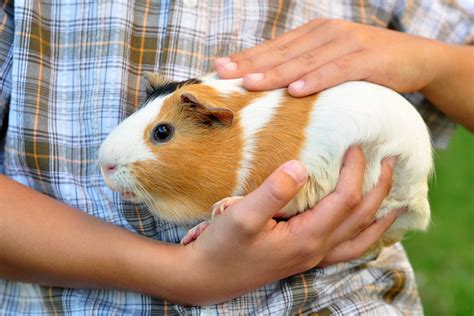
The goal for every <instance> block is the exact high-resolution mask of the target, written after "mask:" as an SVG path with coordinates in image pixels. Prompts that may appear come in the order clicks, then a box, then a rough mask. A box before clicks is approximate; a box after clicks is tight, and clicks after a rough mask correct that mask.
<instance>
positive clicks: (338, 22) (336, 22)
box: [329, 19, 349, 31]
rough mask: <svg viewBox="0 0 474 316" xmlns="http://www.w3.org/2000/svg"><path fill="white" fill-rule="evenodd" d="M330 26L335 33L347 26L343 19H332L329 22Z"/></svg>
mask: <svg viewBox="0 0 474 316" xmlns="http://www.w3.org/2000/svg"><path fill="white" fill-rule="evenodd" d="M329 23H330V26H331V27H332V28H333V29H334V30H336V31H342V30H345V29H346V28H347V26H348V24H349V22H347V21H346V20H343V19H332V20H330V21H329Z"/></svg>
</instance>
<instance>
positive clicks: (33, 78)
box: [0, 0, 474, 315]
mask: <svg viewBox="0 0 474 316" xmlns="http://www.w3.org/2000/svg"><path fill="white" fill-rule="evenodd" d="M321 17H325V18H344V19H349V20H353V21H356V22H360V23H366V24H371V25H375V26H380V27H391V28H395V29H399V30H401V31H404V32H408V33H412V34H418V35H421V36H425V37H430V38H438V39H440V40H443V41H446V42H450V43H466V42H469V41H471V40H472V35H473V34H474V32H473V29H474V27H473V19H472V16H469V15H467V13H466V12H464V11H463V10H461V9H460V8H458V7H456V5H455V4H454V3H453V2H452V1H446V2H443V1H416V0H414V1H398V0H389V1H355V0H354V1H349V0H345V1H338V2H335V1H331V2H329V1H324V2H313V1H286V0H285V1H270V2H257V1H248V2H244V1H243V0H242V1H240V0H236V1H229V2H227V1H226V2H225V4H224V2H222V1H219V2H216V3H215V4H214V3H211V2H208V1H197V0H183V1H157V2H151V1H149V0H146V1H141V0H136V1H131V2H129V1H125V0H119V1H113V2H103V1H80V0H66V1H25V0H23V1H15V3H14V5H13V4H12V3H10V2H9V1H3V4H2V7H1V9H0V62H1V65H0V93H1V98H0V119H1V118H3V116H4V114H5V113H6V112H7V111H8V113H9V118H8V133H7V136H6V138H4V139H2V142H0V152H3V148H5V153H4V160H3V158H0V166H2V169H3V171H2V172H4V173H5V174H6V175H8V176H9V177H11V178H12V179H14V180H16V181H18V182H20V183H22V184H24V185H27V186H29V187H31V188H34V189H35V190H37V191H39V192H43V193H46V194H48V195H50V196H53V197H55V198H56V199H58V200H59V201H62V202H64V203H67V204H69V205H71V206H72V207H75V208H77V209H79V210H82V211H84V212H87V213H89V214H91V215H93V216H96V217H98V218H101V219H103V220H105V221H108V222H110V223H113V224H115V225H119V226H121V227H123V228H125V229H128V230H130V231H133V232H136V233H138V234H142V235H145V236H147V237H150V238H155V239H159V240H162V241H166V242H177V241H179V239H180V238H181V237H182V236H183V234H184V233H185V232H186V231H187V228H188V227H182V226H177V225H175V224H171V223H167V222H164V221H161V220H158V219H155V218H153V217H152V216H151V215H150V214H149V213H148V212H147V210H146V209H145V207H144V206H142V205H132V204H130V203H127V202H125V201H123V200H122V199H121V197H120V196H119V195H118V194H116V193H113V192H111V191H110V190H109V189H108V188H107V187H106V185H105V183H104V182H103V179H102V177H101V175H100V171H99V169H98V168H97V163H96V154H97V150H98V148H99V146H100V144H101V142H102V141H103V140H104V138H105V137H106V136H107V135H108V134H109V133H110V132H111V131H112V129H113V128H114V127H115V126H116V125H117V124H118V123H119V122H120V121H121V120H123V119H124V118H125V117H126V116H127V115H129V114H130V113H131V112H133V111H134V110H135V109H136V108H137V107H138V105H139V104H140V102H142V101H143V99H144V97H145V93H144V85H143V82H142V74H143V72H144V71H147V70H148V71H158V70H159V71H160V72H162V73H164V74H166V75H167V76H168V77H169V78H172V79H176V80H178V79H185V78H189V77H191V76H196V75H199V74H202V73H205V72H207V71H209V70H210V69H211V61H212V59H213V58H215V57H217V56H225V55H227V54H229V53H232V52H235V51H239V50H242V49H245V48H248V47H252V46H254V45H256V44H258V43H260V42H262V41H263V40H265V39H269V38H272V37H274V36H276V35H278V34H281V33H283V32H285V31H287V30H290V29H293V28H295V27H297V26H299V25H301V24H303V23H305V22H307V21H309V20H311V19H314V18H321ZM408 97H409V98H411V100H412V101H413V102H414V103H415V105H416V106H418V109H419V110H420V112H421V113H422V115H423V116H424V118H425V120H426V121H427V123H428V124H429V126H430V128H431V131H432V134H433V140H434V142H435V143H437V144H439V145H441V146H442V145H444V144H446V142H447V140H448V139H449V135H450V134H451V131H452V126H453V124H452V123H451V122H450V121H449V120H448V119H446V118H445V117H444V116H443V115H442V114H441V113H439V112H438V111H436V110H435V109H434V108H433V107H432V106H431V105H429V104H428V103H427V102H426V101H425V100H424V99H423V98H422V97H421V96H420V95H419V94H414V95H410V96H408ZM0 121H1V120H0ZM3 142H6V143H5V144H4V143H3ZM0 157H3V154H2V155H0ZM362 263H364V265H361V264H362ZM309 312H317V313H321V314H329V313H331V314H335V315H344V314H354V313H367V314H373V315H382V314H387V315H393V314H394V313H411V314H419V313H422V310H421V306H420V303H419V299H418V295H417V292H416V284H415V280H414V276H413V271H412V269H411V267H410V265H409V263H408V260H407V258H406V256H405V254H404V252H403V249H402V248H401V246H400V245H396V246H395V247H391V248H387V249H386V250H384V252H382V254H381V255H380V256H379V257H378V258H377V259H376V260H372V261H370V262H365V261H364V262H363V261H354V262H350V263H342V264H338V265H334V266H331V267H328V268H326V269H312V270H310V271H307V272H305V273H302V274H298V275H295V276H293V277H290V278H288V279H285V280H281V281H278V282H274V283H272V284H269V285H267V286H265V287H263V288H261V289H258V290H256V291H253V292H251V293H248V294H246V295H244V296H242V297H239V298H236V299H234V300H231V301H229V302H225V303H223V304H219V305H215V306H209V307H206V308H198V307H187V308H185V307H183V306H179V305H173V304H170V303H168V302H165V301H162V300H159V299H153V298H150V297H147V296H144V295H141V294H138V293H130V292H124V291H113V290H84V289H71V288H54V287H48V286H39V285H35V284H26V283H20V282H14V281H6V280H0V315H25V314H31V315H33V314H34V315H46V314H104V315H120V314H124V315H125V314H126V315H135V314H137V315H138V314H140V315H152V314H178V313H180V314H200V313H224V314H270V313H273V314H295V313H302V314H307V313H309Z"/></svg>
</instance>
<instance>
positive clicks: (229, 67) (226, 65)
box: [219, 62, 237, 71]
mask: <svg viewBox="0 0 474 316" xmlns="http://www.w3.org/2000/svg"><path fill="white" fill-rule="evenodd" d="M219 66H221V67H223V68H224V69H225V70H227V71H235V70H236V69H237V64H236V63H234V62H227V63H223V64H219Z"/></svg>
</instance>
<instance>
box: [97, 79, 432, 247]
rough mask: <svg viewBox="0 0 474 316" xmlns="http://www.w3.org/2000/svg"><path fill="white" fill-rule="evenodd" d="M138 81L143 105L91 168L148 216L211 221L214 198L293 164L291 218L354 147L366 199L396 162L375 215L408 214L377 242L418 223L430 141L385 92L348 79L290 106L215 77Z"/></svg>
mask: <svg viewBox="0 0 474 316" xmlns="http://www.w3.org/2000/svg"><path fill="white" fill-rule="evenodd" d="M146 77H147V80H148V86H147V94H148V98H147V100H146V101H145V103H144V105H143V106H142V107H141V109H139V110H138V111H137V112H135V113H134V114H132V115H131V116H130V117H128V118H127V119H125V120H124V121H123V122H122V123H121V124H120V125H119V126H118V127H117V128H116V129H115V130H113V131H112V133H111V134H110V135H109V136H108V137H107V138H106V140H105V141H104V142H103V144H102V146H101V148H100V152H99V162H100V165H101V170H102V174H103V176H104V179H105V181H106V183H107V185H108V186H109V187H110V188H111V189H112V190H114V191H117V192H121V193H122V194H123V196H124V198H127V199H130V200H132V201H135V202H141V203H143V202H144V203H146V204H147V206H148V207H149V209H150V211H151V212H152V213H153V214H154V215H156V216H159V217H161V218H163V219H166V220H170V221H174V222H178V223H186V222H196V221H199V220H205V219H208V218H209V217H210V214H211V208H212V206H213V204H214V203H215V202H216V201H219V200H222V199H223V198H225V197H229V196H243V195H245V194H247V193H248V192H250V191H252V190H254V189H255V188H256V187H257V186H259V185H260V184H261V183H262V182H263V181H264V179H265V178H266V177H268V176H269V175H270V174H271V173H272V172H273V171H274V170H275V169H276V168H277V167H279V166H280V165H281V164H283V163H284V162H286V161H288V160H293V159H295V160H299V161H301V162H302V163H303V164H304V165H305V166H306V168H307V171H308V179H307V182H306V183H305V185H304V186H303V187H302V189H301V190H300V191H299V193H298V194H297V196H296V197H295V198H294V199H293V200H292V201H291V202H290V203H288V204H287V205H286V207H285V208H284V209H282V210H281V211H280V212H279V215H281V216H283V217H290V216H293V215H295V214H297V213H299V212H303V211H305V210H307V209H309V208H311V207H313V206H314V205H315V204H316V203H317V202H318V201H319V200H320V199H322V198H323V197H324V196H326V195H327V194H329V193H330V192H331V191H333V190H334V188H335V186H336V182H337V180H338V177H339V171H340V168H341V166H342V161H343V157H344V154H345V152H346V150H347V149H348V148H349V147H350V146H351V145H354V144H358V145H360V147H361V148H362V150H363V152H364V155H365V159H366V170H365V175H364V184H363V191H364V192H367V191H369V190H371V189H372V188H373V187H374V186H375V185H376V183H377V182H378V179H379V175H380V172H381V160H382V159H383V158H385V157H389V156H390V157H397V162H396V165H395V167H394V171H393V182H392V188H391V190H390V193H389V195H388V196H387V197H386V198H385V200H384V202H383V204H382V205H381V207H380V209H379V210H378V211H377V214H376V218H381V217H383V216H385V215H386V214H387V213H388V212H390V211H391V210H394V209H398V208H402V207H404V208H406V209H407V211H406V212H404V213H403V214H402V215H401V216H400V217H399V218H398V219H397V221H396V222H395V223H394V224H393V225H392V227H391V228H390V229H389V230H388V231H387V232H386V233H385V235H384V237H383V238H382V240H381V241H382V243H383V244H386V245H387V244H392V243H394V242H396V241H399V240H400V239H401V238H402V236H403V234H404V233H405V232H406V231H408V230H424V229H425V228H426V227H427V225H428V223H429V218H430V207H429V203H428V199H427V193H428V178H429V176H430V173H431V170H432V165H433V163H432V148H431V141H430V135H429V133H428V130H427V127H426V125H425V123H424V121H423V119H422V118H421V117H420V115H419V114H418V112H417V111H416V110H415V108H414V107H413V106H412V105H411V104H410V103H409V102H408V101H406V100H405V99H404V98H403V97H402V96H400V95H399V94H397V93H396V92H394V91H393V90H391V89H388V88H386V87H383V86H380V85H376V84H372V83H368V82H362V81H353V82H346V83H343V84H341V85H338V86H336V87H333V88H330V89H327V90H324V91H322V92H320V93H317V94H314V95H311V96H308V97H303V98H294V97H292V96H290V95H289V94H288V93H287V90H286V89H277V90H271V91H265V92H250V91H247V90H246V89H244V88H243V87H242V80H241V79H235V80H220V79H218V78H217V76H216V75H215V74H209V75H206V76H203V77H201V78H198V79H190V80H185V81H181V82H172V81H168V80H166V79H164V78H163V77H162V76H160V75H159V74H152V73H147V74H146Z"/></svg>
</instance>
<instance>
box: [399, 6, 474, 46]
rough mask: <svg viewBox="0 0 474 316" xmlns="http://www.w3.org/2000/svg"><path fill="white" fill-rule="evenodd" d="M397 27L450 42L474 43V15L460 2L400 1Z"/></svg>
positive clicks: (403, 30) (405, 31)
mask: <svg viewBox="0 0 474 316" xmlns="http://www.w3.org/2000/svg"><path fill="white" fill-rule="evenodd" d="M391 26H392V27H393V28H394V29H397V30H399V31H402V32H404V33H409V34H413V35H419V36H423V37H427V38H431V39H436V40H440V41H442V42H445V43H450V44H469V45H472V44H474V16H473V15H472V14H471V13H470V12H469V11H468V9H467V8H466V7H464V6H462V5H461V4H459V3H458V2H457V1H448V0H444V1H443V0H418V1H398V2H397V5H396V8H395V12H394V16H393V19H392V21H391Z"/></svg>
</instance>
